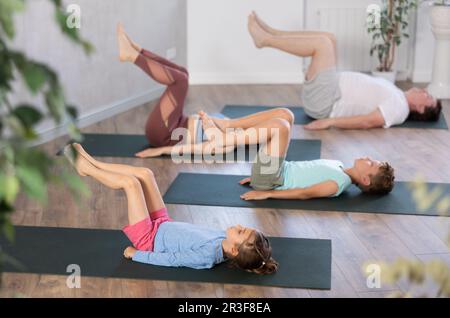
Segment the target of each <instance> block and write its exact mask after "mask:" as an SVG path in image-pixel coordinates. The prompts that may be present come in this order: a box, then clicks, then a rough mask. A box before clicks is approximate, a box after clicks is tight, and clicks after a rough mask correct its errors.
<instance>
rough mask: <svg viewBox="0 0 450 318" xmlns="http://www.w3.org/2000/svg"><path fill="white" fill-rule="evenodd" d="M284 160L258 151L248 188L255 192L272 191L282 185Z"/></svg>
mask: <svg viewBox="0 0 450 318" xmlns="http://www.w3.org/2000/svg"><path fill="white" fill-rule="evenodd" d="M283 171H284V158H280V157H271V156H268V155H267V154H266V153H264V152H263V151H262V149H261V150H259V152H258V155H257V156H256V162H255V163H254V164H253V166H252V175H251V179H252V181H251V182H250V186H251V187H252V188H253V189H255V190H260V191H265V190H272V189H274V188H276V187H278V186H281V185H283V183H284V174H283Z"/></svg>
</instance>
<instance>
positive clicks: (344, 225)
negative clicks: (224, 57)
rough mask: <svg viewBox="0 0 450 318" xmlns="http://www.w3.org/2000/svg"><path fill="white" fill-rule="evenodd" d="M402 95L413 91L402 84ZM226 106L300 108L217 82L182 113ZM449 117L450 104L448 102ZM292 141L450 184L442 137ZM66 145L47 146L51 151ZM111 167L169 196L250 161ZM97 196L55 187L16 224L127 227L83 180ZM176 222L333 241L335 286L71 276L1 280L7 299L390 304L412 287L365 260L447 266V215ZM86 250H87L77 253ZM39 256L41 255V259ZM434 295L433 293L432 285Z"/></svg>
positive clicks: (260, 88) (244, 169)
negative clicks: (197, 177) (374, 300)
mask: <svg viewBox="0 0 450 318" xmlns="http://www.w3.org/2000/svg"><path fill="white" fill-rule="evenodd" d="M402 85H403V87H404V88H406V87H408V86H410V84H408V83H403V84H402ZM225 104H248V105H252V104H253V105H255V104H266V105H280V106H285V105H298V104H300V100H299V88H298V86H295V85H212V86H193V87H191V89H190V92H189V96H188V100H187V104H186V112H187V113H192V112H196V111H199V110H201V109H205V110H207V111H209V112H217V111H219V110H220V109H221V108H222V106H223V105H225ZM153 106H154V102H153V103H150V104H147V105H144V106H142V107H139V108H136V109H133V110H131V111H128V112H126V113H123V114H120V115H118V116H115V117H113V118H110V119H107V120H105V121H102V122H100V123H97V124H95V125H92V126H90V127H88V128H86V129H83V131H84V132H97V133H123V134H126V133H138V134H140V133H142V131H143V127H144V124H145V120H146V116H147V114H148V113H149V111H150V109H151V108H152V107H153ZM444 113H445V116H446V118H447V119H448V120H450V105H449V102H448V101H447V102H446V103H445V105H444ZM293 137H294V138H305V139H321V140H322V143H323V147H322V154H321V155H322V158H336V159H340V160H342V161H343V162H344V163H345V164H347V165H349V164H351V163H352V161H353V159H354V158H356V157H359V156H365V155H368V156H371V157H374V158H377V159H383V160H388V161H389V162H390V163H391V164H392V165H393V166H394V167H395V170H396V176H397V180H400V181H407V180H411V179H412V178H414V177H415V176H416V175H417V174H419V173H420V175H421V176H423V177H424V178H425V179H426V180H427V181H430V182H450V160H449V159H450V142H449V140H450V133H449V131H446V130H414V129H389V130H384V129H375V130H370V131H337V130H331V131H321V132H308V131H305V130H304V129H303V128H302V127H301V126H296V127H295V129H294V132H293ZM65 139H66V138H59V139H58V140H55V141H53V142H50V143H47V144H45V145H43V147H44V148H45V149H46V150H48V151H49V152H52V153H54V152H55V151H56V150H57V149H58V148H59V147H61V145H62V144H63V143H64V141H65ZM104 160H105V161H107V162H112V163H125V164H131V165H135V166H145V167H149V168H151V169H152V170H153V171H154V172H155V175H156V178H157V181H158V184H159V186H160V189H161V192H162V193H164V192H165V191H166V189H167V188H168V187H169V185H170V183H171V182H172V181H173V180H174V178H175V177H176V175H177V174H178V173H179V172H214V173H224V174H241V173H242V174H246V173H249V171H250V166H249V165H248V164H214V165H206V164H195V165H189V164H181V165H176V164H174V163H172V162H171V161H170V160H162V159H134V158H105V159H104ZM85 180H86V183H87V184H88V186H89V188H90V189H91V191H92V197H91V198H89V199H86V200H84V202H83V204H82V205H81V206H77V205H76V204H75V202H74V201H73V200H72V199H71V198H70V196H69V194H68V192H67V191H66V190H65V189H60V188H57V187H51V188H50V190H49V196H50V200H49V205H48V206H47V207H44V208H43V207H40V206H39V205H37V204H36V203H34V202H31V201H28V200H25V199H24V198H23V197H21V198H19V200H18V202H17V212H16V213H15V214H14V215H13V221H14V223H15V224H17V225H34V226H60V227H84V228H102V229H120V228H122V227H123V226H124V225H125V224H126V220H127V217H126V200H125V196H124V194H123V193H122V192H121V191H113V190H110V189H107V188H106V187H104V186H102V185H100V184H99V183H98V182H95V181H93V180H92V179H89V178H86V179H85ZM168 208H169V211H170V213H171V215H172V216H173V218H174V219H176V220H179V221H187V222H194V223H198V224H207V225H211V226H214V227H219V228H223V229H225V228H226V227H228V226H230V225H233V224H236V223H240V224H243V225H245V226H252V227H256V228H259V229H261V230H262V231H263V232H265V233H266V234H268V235H271V236H285V237H305V238H321V239H332V240H333V262H332V289H331V290H330V291H318V290H306V289H282V288H268V287H255V286H239V285H223V284H200V283H179V282H166V281H145V280H126V279H104V278H82V288H81V289H68V288H66V284H65V282H66V277H62V276H51V275H30V274H10V273H7V274H4V276H3V284H4V285H3V287H4V288H3V291H2V292H1V295H2V296H12V295H17V294H19V295H20V294H23V295H25V296H30V297H58V296H62V297H384V296H386V295H388V294H389V293H390V292H392V291H401V290H405V289H406V288H407V286H406V285H405V284H404V283H400V284H398V285H396V286H382V288H381V289H369V288H367V286H366V279H365V276H364V274H363V271H362V267H363V264H365V263H366V262H367V261H369V260H394V259H396V258H398V257H407V258H409V259H417V260H429V259H434V258H440V259H443V260H445V261H448V260H449V259H450V256H449V255H450V254H449V250H448V248H447V246H446V244H445V241H446V233H447V232H446V229H448V228H449V225H450V219H449V218H444V217H424V216H403V215H379V214H360V213H336V212H314V211H288V210H274V209H242V208H223V207H198V206H182V205H169V206H168ZM80 248H82V247H80ZM36 257H39V256H38V255H36ZM426 291H427V292H433V291H434V286H432V285H430V286H427V288H426Z"/></svg>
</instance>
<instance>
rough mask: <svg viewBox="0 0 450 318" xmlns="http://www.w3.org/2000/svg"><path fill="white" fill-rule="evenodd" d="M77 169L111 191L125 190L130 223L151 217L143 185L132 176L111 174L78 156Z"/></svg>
mask: <svg viewBox="0 0 450 318" xmlns="http://www.w3.org/2000/svg"><path fill="white" fill-rule="evenodd" d="M75 167H76V169H77V171H78V173H79V174H80V175H82V176H90V177H92V178H94V179H96V180H97V181H99V182H100V183H102V184H103V185H105V186H107V187H109V188H111V189H123V190H124V191H125V194H126V196H127V202H128V222H129V224H135V223H138V222H140V221H142V220H144V219H145V218H147V217H149V213H148V210H147V204H146V200H145V196H144V192H143V190H142V187H141V183H140V182H139V181H138V179H137V178H135V177H134V176H132V175H128V174H121V173H116V172H110V171H106V170H102V169H99V168H97V167H95V166H94V165H92V164H91V163H90V162H89V161H88V160H87V159H86V158H84V157H83V156H81V155H80V156H78V157H77V159H76V163H75Z"/></svg>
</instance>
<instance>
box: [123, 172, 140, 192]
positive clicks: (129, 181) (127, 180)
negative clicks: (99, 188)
mask: <svg viewBox="0 0 450 318" xmlns="http://www.w3.org/2000/svg"><path fill="white" fill-rule="evenodd" d="M121 178H122V180H121V181H122V182H121V183H122V187H123V188H125V189H139V188H140V187H141V183H140V182H139V180H138V178H136V177H135V176H131V175H130V176H122V177H121Z"/></svg>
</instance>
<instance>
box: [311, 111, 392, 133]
mask: <svg viewBox="0 0 450 318" xmlns="http://www.w3.org/2000/svg"><path fill="white" fill-rule="evenodd" d="M384 123H385V122H384V117H383V115H382V114H381V112H380V110H379V109H378V108H377V109H376V110H374V111H373V112H371V113H370V114H368V115H362V116H351V117H340V118H326V119H319V120H315V121H313V122H311V123H309V124H308V125H306V126H305V129H308V130H322V129H328V128H331V127H335V128H341V129H370V128H381V127H383V126H384Z"/></svg>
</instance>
